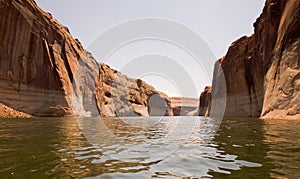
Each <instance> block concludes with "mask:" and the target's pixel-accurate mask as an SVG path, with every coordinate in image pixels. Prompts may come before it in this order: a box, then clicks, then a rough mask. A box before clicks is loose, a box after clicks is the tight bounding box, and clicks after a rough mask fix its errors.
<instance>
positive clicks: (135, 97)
mask: <svg viewBox="0 0 300 179" xmlns="http://www.w3.org/2000/svg"><path fill="white" fill-rule="evenodd" d="M113 74H116V75H117V78H116V81H114V83H112V84H113V86H110V85H109V84H108V83H109V81H111V80H112V79H111V78H113ZM96 84H97V87H96ZM129 84H130V85H131V84H132V85H131V86H130V88H129V90H127V88H126V85H127V86H128V85H129ZM154 94H155V95H158V96H159V100H161V102H160V103H159V104H160V106H159V108H160V109H161V110H160V109H156V107H155V106H153V107H151V109H150V108H149V107H148V104H149V103H148V99H149V98H150V96H152V95H154ZM113 98H115V101H112V99H113ZM97 99H98V101H96V100H97ZM0 103H3V104H5V105H7V106H9V107H11V108H13V109H15V110H17V111H22V112H25V113H27V114H30V115H33V116H98V115H99V114H100V115H103V116H116V115H121V116H123V115H124V116H129V115H142V116H147V115H149V114H150V115H161V114H165V115H172V111H171V110H170V101H169V99H168V97H167V96H166V95H165V94H163V93H160V92H158V91H156V90H155V89H154V88H153V87H151V86H149V85H148V84H146V83H144V82H142V81H141V80H134V79H129V78H127V77H126V76H125V75H122V74H121V73H118V72H117V71H115V70H112V69H110V68H109V67H107V66H105V65H100V64H98V62H97V61H96V60H95V59H94V58H93V57H92V55H91V54H90V53H89V52H87V51H85V50H84V49H83V47H82V45H81V44H80V42H79V41H78V40H76V39H74V38H73V37H72V36H71V34H70V33H69V30H68V28H67V27H64V26H63V25H61V24H59V23H58V22H57V21H56V20H55V19H54V18H53V17H52V16H51V14H49V13H46V12H44V11H43V10H41V9H40V8H39V7H38V6H37V5H36V3H35V2H34V1H33V0H13V1H12V0H1V1H0ZM155 104H156V103H155ZM150 111H151V112H150ZM161 111H164V112H161ZM0 117H1V116H0Z"/></svg>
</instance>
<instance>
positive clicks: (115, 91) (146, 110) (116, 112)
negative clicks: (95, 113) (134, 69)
mask: <svg viewBox="0 0 300 179" xmlns="http://www.w3.org/2000/svg"><path fill="white" fill-rule="evenodd" d="M96 84H97V85H96V86H97V87H96V89H97V92H96V98H97V106H98V108H99V111H100V114H101V116H110V117H112V116H117V117H121V116H172V115H173V113H172V109H171V102H170V100H169V98H168V96H167V95H166V94H164V93H161V92H159V91H157V90H155V89H154V88H153V87H152V86H150V85H148V84H147V83H145V82H144V81H142V80H140V79H132V78H128V77H127V76H125V75H123V74H121V73H120V72H118V71H116V70H113V69H111V68H110V67H109V66H108V65H105V64H101V69H100V73H99V78H98V80H97V83H96Z"/></svg>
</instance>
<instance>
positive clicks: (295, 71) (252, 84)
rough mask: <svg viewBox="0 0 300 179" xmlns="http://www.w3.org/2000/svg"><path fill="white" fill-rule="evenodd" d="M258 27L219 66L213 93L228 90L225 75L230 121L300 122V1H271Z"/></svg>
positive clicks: (215, 75) (218, 63) (258, 21)
mask: <svg viewBox="0 0 300 179" xmlns="http://www.w3.org/2000/svg"><path fill="white" fill-rule="evenodd" d="M254 27H255V33H254V34H253V35H252V36H250V37H242V38H240V39H239V40H237V41H236V42H234V43H233V44H232V45H231V46H230V48H229V50H228V53H227V54H226V55H225V56H224V57H223V58H221V59H220V60H218V61H217V62H216V66H215V74H214V82H213V85H212V93H216V91H218V90H220V89H222V88H224V85H222V84H221V82H220V80H219V79H220V78H222V77H221V75H222V73H220V70H222V71H223V72H224V78H225V83H226V88H227V94H226V97H227V100H226V109H225V114H224V115H225V116H261V117H262V118H299V117H300V116H299V114H300V105H299V101H300V96H299V95H300V93H299V89H300V50H299V49H300V1H299V0H267V1H266V4H265V7H264V9H263V13H262V15H261V16H260V17H259V18H258V19H257V21H256V22H255V24H254ZM214 91H215V92H214Z"/></svg>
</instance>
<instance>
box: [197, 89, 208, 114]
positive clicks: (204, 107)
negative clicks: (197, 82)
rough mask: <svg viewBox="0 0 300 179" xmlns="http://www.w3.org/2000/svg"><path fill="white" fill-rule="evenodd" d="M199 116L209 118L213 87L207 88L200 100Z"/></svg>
mask: <svg viewBox="0 0 300 179" xmlns="http://www.w3.org/2000/svg"><path fill="white" fill-rule="evenodd" d="M199 101H200V103H199V116H209V113H210V108H211V87H210V86H206V87H205V88H204V91H203V92H202V93H201V95H200V99H199Z"/></svg>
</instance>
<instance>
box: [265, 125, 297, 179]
mask: <svg viewBox="0 0 300 179" xmlns="http://www.w3.org/2000/svg"><path fill="white" fill-rule="evenodd" d="M299 129H300V120H288V121H283V120H268V121H265V125H264V132H265V140H264V142H265V143H267V144H268V146H269V151H268V152H267V158H268V159H269V160H271V161H272V164H273V165H274V167H273V168H272V172H271V176H272V177H273V178H280V177H283V176H284V177H287V178H300V132H299Z"/></svg>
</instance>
